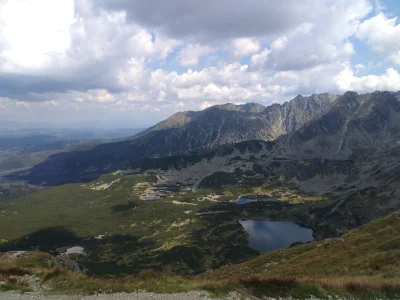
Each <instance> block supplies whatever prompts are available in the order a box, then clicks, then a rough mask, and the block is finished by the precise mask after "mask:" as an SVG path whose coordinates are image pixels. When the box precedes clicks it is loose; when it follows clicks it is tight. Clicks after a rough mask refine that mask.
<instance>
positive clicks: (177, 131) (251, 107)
mask: <svg viewBox="0 0 400 300" xmlns="http://www.w3.org/2000/svg"><path fill="white" fill-rule="evenodd" d="M336 98H337V96H336V95H330V94H319V95H311V96H309V97H303V96H297V97H296V98H294V99H293V100H291V101H289V102H286V103H284V104H282V105H281V104H273V105H271V106H269V107H266V108H265V107H264V106H262V105H260V104H254V103H250V104H245V105H233V104H226V105H219V106H214V107H210V108H208V109H205V110H203V111H199V112H191V111H190V112H180V113H177V114H175V115H173V116H172V117H171V118H169V119H167V120H165V121H163V122H161V123H159V124H157V125H155V126H154V127H152V128H150V129H148V130H146V131H144V132H143V133H140V134H138V135H136V136H134V137H133V138H131V139H129V140H127V141H122V142H118V143H108V144H103V145H100V146H97V147H94V148H92V149H89V150H87V151H74V152H68V153H62V154H58V155H54V156H52V157H50V158H49V159H48V160H46V161H45V162H43V163H41V164H38V165H37V166H35V167H33V168H32V169H31V170H29V171H27V172H23V173H19V174H16V175H15V176H11V178H13V179H22V180H28V181H29V183H32V184H41V185H58V184H63V183H67V182H80V181H88V180H93V179H95V178H97V177H98V176H100V175H102V174H104V173H108V172H111V171H113V170H117V169H119V168H121V167H122V166H123V165H124V163H126V162H132V161H135V160H137V159H139V158H142V157H161V156H169V155H174V154H181V153H185V152H188V151H192V150H196V149H211V148H213V147H217V146H220V145H224V144H229V143H237V142H242V141H247V140H253V139H257V140H264V141H270V140H274V139H276V138H277V137H279V136H281V135H283V134H286V133H290V132H293V131H294V130H296V129H298V128H300V127H301V126H302V125H303V124H305V123H306V122H308V121H310V120H311V119H312V118H313V117H315V116H317V115H319V114H321V113H323V112H324V111H326V110H327V109H328V108H329V107H330V105H331V104H332V103H333V102H334V100H335V99H336Z"/></svg>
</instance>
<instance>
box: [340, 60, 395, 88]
mask: <svg viewBox="0 0 400 300" xmlns="http://www.w3.org/2000/svg"><path fill="white" fill-rule="evenodd" d="M334 82H335V84H336V85H337V86H338V87H339V88H340V89H341V90H342V91H346V90H354V91H364V92H372V91H376V90H390V91H398V90H400V74H399V72H398V71H397V70H395V69H393V68H388V69H387V70H386V72H385V73H384V74H382V75H367V76H361V77H357V76H355V74H354V72H353V70H352V69H351V67H350V65H349V64H346V65H345V66H344V68H343V70H342V71H341V72H340V73H339V74H338V75H337V76H336V77H335V78H334Z"/></svg>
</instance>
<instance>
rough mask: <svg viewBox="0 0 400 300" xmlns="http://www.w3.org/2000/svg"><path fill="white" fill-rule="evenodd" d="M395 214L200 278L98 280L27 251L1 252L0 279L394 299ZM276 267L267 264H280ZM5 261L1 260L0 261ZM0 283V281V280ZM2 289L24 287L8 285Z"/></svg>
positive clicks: (85, 289)
mask: <svg viewBox="0 0 400 300" xmlns="http://www.w3.org/2000/svg"><path fill="white" fill-rule="evenodd" d="M399 221H400V213H394V214H392V215H390V216H387V217H384V218H381V219H378V220H376V221H374V222H371V223H369V224H367V225H365V226H364V227H363V228H361V229H360V230H352V231H349V232H348V233H346V234H344V235H343V236H342V239H343V242H341V241H336V242H335V241H333V240H331V241H320V242H315V243H311V244H309V245H303V246H297V247H294V248H290V249H284V250H278V251H274V252H271V253H269V254H265V255H261V256H259V257H257V258H255V259H253V260H251V261H248V262H245V263H242V264H238V265H233V266H229V267H226V268H222V269H219V270H215V271H213V272H208V273H206V274H204V275H203V276H195V277H191V276H187V277H181V276H169V275H167V274H162V273H157V272H154V271H151V270H144V271H142V272H141V273H140V274H139V275H138V276H135V277H124V278H113V279H102V278H94V277H90V276H87V275H76V274H72V273H69V272H67V271H65V270H62V269H51V267H50V266H49V265H48V264H47V263H46V262H45V261H46V260H48V259H49V255H48V254H44V253H40V252H31V253H26V254H24V255H22V256H21V257H20V258H18V259H16V260H14V261H12V262H9V263H8V264H7V263H4V262H2V259H1V254H0V279H3V280H4V281H6V282H7V281H8V279H7V276H9V275H18V274H23V273H24V272H25V273H32V272H33V273H35V274H38V275H39V276H40V277H41V278H42V280H43V282H46V283H47V284H49V285H50V286H52V287H53V291H54V292H57V293H60V292H61V293H96V292H107V293H110V292H118V291H128V292H129V291H134V290H137V289H145V290H148V291H154V292H167V293H168V292H169V293H172V292H185V291H190V290H199V289H202V290H208V291H212V292H215V293H216V294H219V295H221V294H223V293H226V292H228V291H230V290H238V289H239V290H244V291H245V292H247V293H250V294H252V295H256V296H258V297H263V296H270V297H275V298H276V297H280V296H289V295H291V296H294V297H295V298H296V299H305V298H308V297H309V296H310V295H314V296H317V297H320V298H324V299H325V298H328V297H330V296H333V295H340V296H347V297H351V298H352V299H382V298H390V299H398V297H399V296H400V281H399V278H400V271H399V270H400V268H399V261H398V257H399V256H400V253H399V252H400V247H399V242H400V232H399V230H400V225H399V224H400V223H399ZM282 259H286V261H285V262H281V263H280V264H278V265H276V266H275V267H271V266H270V267H269V268H266V265H267V264H271V263H272V262H277V261H281V260H282ZM3 261H4V260H3ZM0 281H1V280H0ZM4 288H8V289H11V288H14V289H21V288H24V287H18V286H14V287H12V286H11V285H10V284H7V285H5V286H4Z"/></svg>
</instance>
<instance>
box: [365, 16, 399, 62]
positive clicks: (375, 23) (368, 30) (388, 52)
mask: <svg viewBox="0 0 400 300" xmlns="http://www.w3.org/2000/svg"><path fill="white" fill-rule="evenodd" d="M396 20H397V18H396V17H395V18H391V19H389V18H387V17H386V16H385V15H384V14H383V13H379V14H378V15H376V16H374V17H372V18H370V19H367V20H365V21H364V22H362V24H361V25H360V27H359V28H358V32H357V36H358V37H359V38H360V39H361V40H363V41H365V42H366V43H367V44H368V45H369V46H370V47H371V49H372V50H373V51H374V52H375V53H377V54H378V55H380V56H382V57H387V58H388V59H389V60H390V61H391V62H392V63H395V64H400V24H397V25H396Z"/></svg>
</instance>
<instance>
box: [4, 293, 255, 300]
mask: <svg viewBox="0 0 400 300" xmlns="http://www.w3.org/2000/svg"><path fill="white" fill-rule="evenodd" d="M158 299H159V300H186V299H190V300H196V299H201V300H211V299H213V300H218V299H221V300H222V299H226V300H239V299H240V300H242V299H249V298H245V297H244V296H243V295H241V294H238V293H235V292H234V293H231V294H229V295H228V296H227V297H224V298H212V297H211V296H210V295H209V294H207V293H205V292H196V291H194V292H188V293H178V294H156V293H148V292H142V291H138V292H135V293H116V294H102V295H92V296H79V295H45V294H43V293H24V294H20V293H17V292H5V293H0V300H158Z"/></svg>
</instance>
